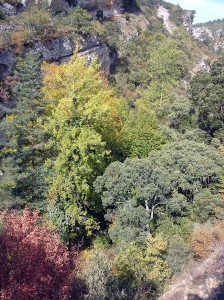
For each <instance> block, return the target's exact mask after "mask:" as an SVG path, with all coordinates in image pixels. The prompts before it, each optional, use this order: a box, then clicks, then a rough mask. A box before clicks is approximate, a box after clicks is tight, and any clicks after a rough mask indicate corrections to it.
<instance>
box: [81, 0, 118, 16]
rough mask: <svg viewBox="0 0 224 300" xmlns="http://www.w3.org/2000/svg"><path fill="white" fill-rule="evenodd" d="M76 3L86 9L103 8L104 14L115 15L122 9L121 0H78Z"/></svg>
mask: <svg viewBox="0 0 224 300" xmlns="http://www.w3.org/2000/svg"><path fill="white" fill-rule="evenodd" d="M77 5H79V6H81V7H82V8H85V9H87V10H88V11H96V10H98V9H100V10H103V12H104V14H105V15H114V14H115V15H116V14H117V13H120V12H122V11H123V0H78V2H77Z"/></svg>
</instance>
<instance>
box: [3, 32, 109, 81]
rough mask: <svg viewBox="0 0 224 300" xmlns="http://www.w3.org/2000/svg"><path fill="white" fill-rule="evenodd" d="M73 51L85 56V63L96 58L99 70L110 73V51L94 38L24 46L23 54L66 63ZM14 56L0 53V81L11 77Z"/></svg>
mask: <svg viewBox="0 0 224 300" xmlns="http://www.w3.org/2000/svg"><path fill="white" fill-rule="evenodd" d="M75 49H77V50H78V53H79V54H80V55H85V56H86V57H87V61H89V62H90V61H91V59H93V57H98V62H99V64H100V65H101V70H102V71H104V72H105V74H106V75H109V73H110V49H109V47H108V46H107V45H106V44H105V43H102V42H101V40H100V39H99V38H97V37H95V36H90V35H89V36H85V37H80V39H79V40H77V41H75V42H74V41H73V40H72V39H70V38H69V37H67V36H61V37H57V38H54V39H51V40H48V41H44V42H42V41H39V42H35V43H34V44H33V45H26V47H25V50H24V53H27V52H29V51H31V50H34V51H35V52H38V53H40V54H41V56H42V59H43V60H44V61H47V62H58V63H62V62H66V61H68V60H69V58H70V57H71V56H72V55H73V53H74V51H75ZM15 58H16V55H15V53H14V52H13V51H9V52H7V51H2V52H0V80H2V79H4V78H5V77H7V76H9V75H12V73H13V68H14V64H15Z"/></svg>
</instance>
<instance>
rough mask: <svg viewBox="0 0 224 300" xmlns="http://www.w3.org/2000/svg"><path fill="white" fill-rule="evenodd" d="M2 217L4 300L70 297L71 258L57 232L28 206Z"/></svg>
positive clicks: (1, 290) (0, 249) (1, 286)
mask: <svg viewBox="0 0 224 300" xmlns="http://www.w3.org/2000/svg"><path fill="white" fill-rule="evenodd" d="M1 218H2V229H1V233H0V264H1V269H0V295H1V299H23V300H28V299H29V300H31V299H32V300H40V299H55V300H56V299H58V300H59V299H60V300H61V299H64V300H66V299H68V298H69V292H70V281H71V276H72V261H71V257H70V254H69V253H68V251H67V249H66V247H65V245H64V244H63V243H62V242H61V240H60V238H59V236H58V234H57V233H56V232H54V231H53V230H51V229H50V228H48V227H47V225H45V224H41V223H39V222H40V219H39V217H38V212H37V211H31V210H29V209H28V208H26V209H25V210H24V211H23V214H22V215H16V214H15V213H7V212H4V213H3V214H2V215H1Z"/></svg>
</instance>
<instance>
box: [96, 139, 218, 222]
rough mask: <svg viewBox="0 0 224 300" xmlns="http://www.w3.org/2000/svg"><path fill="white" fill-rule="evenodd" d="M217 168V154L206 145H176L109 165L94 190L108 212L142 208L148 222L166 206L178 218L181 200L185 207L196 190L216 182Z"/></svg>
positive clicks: (191, 143) (187, 142)
mask: <svg viewBox="0 0 224 300" xmlns="http://www.w3.org/2000/svg"><path fill="white" fill-rule="evenodd" d="M220 167H221V160H220V158H218V153H217V152H216V151H215V150H214V149H212V148H210V147H209V146H206V145H204V144H200V143H195V142H190V141H182V142H179V143H177V142H175V143H173V144H170V145H169V146H167V147H164V149H163V150H160V151H157V152H156V151H155V152H153V153H150V156H149V157H148V158H146V159H133V160H130V159H127V160H126V161H125V162H124V163H119V162H115V163H112V164H111V165H110V166H109V167H108V168H107V169H106V171H105V173H104V175H103V176H100V177H98V178H97V180H96V181H95V188H96V191H97V192H100V193H101V198H102V201H103V205H104V207H105V208H107V209H109V212H112V213H114V212H115V211H116V209H117V208H119V207H120V206H121V204H126V205H130V206H134V205H136V206H138V205H142V206H143V207H145V209H146V212H147V213H148V220H150V219H152V218H153V213H154V209H155V208H156V207H157V206H158V205H165V206H166V207H167V208H168V210H170V213H171V214H172V215H174V216H178V215H179V214H182V210H181V211H180V212H179V209H180V208H179V205H182V204H180V202H181V201H183V202H184V203H183V204H184V205H185V206H186V205H187V204H188V203H191V201H193V200H194V198H195V194H196V192H198V190H201V189H203V188H205V187H208V186H209V183H212V182H218V180H219V176H220V175H221V168H220ZM171 203H173V205H172V210H171V207H170V204H171ZM185 203H186V204H185ZM186 209H187V210H188V209H189V207H188V205H187V206H186ZM187 213H188V214H189V211H188V212H187Z"/></svg>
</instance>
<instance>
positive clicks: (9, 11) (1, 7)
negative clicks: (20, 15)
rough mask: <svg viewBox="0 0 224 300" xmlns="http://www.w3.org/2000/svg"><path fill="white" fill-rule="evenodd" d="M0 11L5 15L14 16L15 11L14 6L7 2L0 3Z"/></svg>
mask: <svg viewBox="0 0 224 300" xmlns="http://www.w3.org/2000/svg"><path fill="white" fill-rule="evenodd" d="M0 11H2V12H3V13H4V15H6V16H14V15H16V13H17V11H16V8H15V7H14V6H12V5H11V4H9V3H0Z"/></svg>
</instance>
